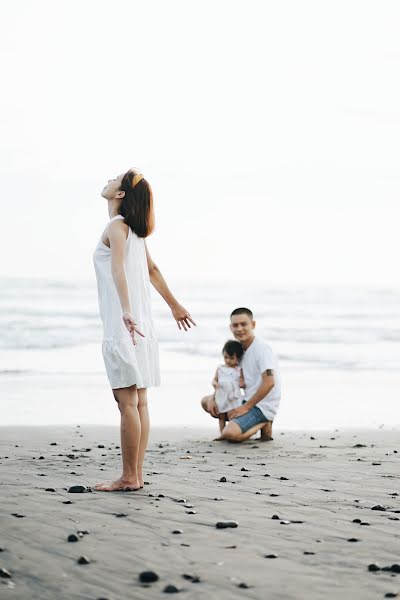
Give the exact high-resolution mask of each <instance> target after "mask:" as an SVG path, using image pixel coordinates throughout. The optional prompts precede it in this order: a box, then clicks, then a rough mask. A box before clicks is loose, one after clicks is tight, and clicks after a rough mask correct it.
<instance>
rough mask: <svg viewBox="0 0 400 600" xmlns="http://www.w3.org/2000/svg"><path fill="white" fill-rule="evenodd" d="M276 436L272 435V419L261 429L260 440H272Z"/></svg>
mask: <svg viewBox="0 0 400 600" xmlns="http://www.w3.org/2000/svg"><path fill="white" fill-rule="evenodd" d="M273 439H274V438H273V437H272V421H267V422H266V423H264V424H263V427H262V429H261V435H260V440H261V441H263V442H271V441H272V440H273Z"/></svg>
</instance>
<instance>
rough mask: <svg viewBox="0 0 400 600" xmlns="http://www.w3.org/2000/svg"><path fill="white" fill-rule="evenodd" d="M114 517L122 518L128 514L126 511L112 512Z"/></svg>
mask: <svg viewBox="0 0 400 600" xmlns="http://www.w3.org/2000/svg"><path fill="white" fill-rule="evenodd" d="M114 514H115V516H116V517H119V518H123V517H127V516H128V515H127V514H126V513H114Z"/></svg>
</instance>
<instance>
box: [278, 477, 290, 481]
mask: <svg viewBox="0 0 400 600" xmlns="http://www.w3.org/2000/svg"><path fill="white" fill-rule="evenodd" d="M279 479H280V480H281V481H289V479H288V478H287V477H279Z"/></svg>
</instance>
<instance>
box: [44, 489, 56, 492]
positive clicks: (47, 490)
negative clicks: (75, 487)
mask: <svg viewBox="0 0 400 600" xmlns="http://www.w3.org/2000/svg"><path fill="white" fill-rule="evenodd" d="M44 491H45V492H55V491H56V490H55V489H54V488H46V489H45V490H44Z"/></svg>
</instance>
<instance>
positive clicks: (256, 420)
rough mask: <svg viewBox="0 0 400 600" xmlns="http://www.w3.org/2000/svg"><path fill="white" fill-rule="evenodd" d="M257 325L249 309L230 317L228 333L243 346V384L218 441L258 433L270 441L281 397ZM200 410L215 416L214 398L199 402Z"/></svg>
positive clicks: (271, 358) (276, 373)
mask: <svg viewBox="0 0 400 600" xmlns="http://www.w3.org/2000/svg"><path fill="white" fill-rule="evenodd" d="M255 326H256V323H255V321H254V318H253V313H252V312H251V310H249V309H248V308H236V309H235V310H234V311H233V312H232V314H231V325H230V327H231V331H232V333H233V335H234V336H235V338H236V339H237V340H238V341H239V342H240V343H241V344H242V346H243V349H244V351H245V352H244V356H243V358H242V362H241V367H242V370H243V377H244V383H245V386H246V387H245V395H244V400H243V404H242V406H240V407H239V408H235V409H234V410H232V411H230V412H229V413H228V417H229V419H230V420H229V421H228V423H227V424H226V426H225V428H224V429H223V431H222V433H221V436H220V437H219V438H217V439H218V440H231V441H237V442H240V441H243V440H247V439H249V438H250V437H251V436H252V435H254V434H255V433H256V432H257V431H259V430H261V439H262V440H265V441H268V440H271V439H272V421H273V420H274V418H275V415H276V413H277V411H278V407H279V402H280V398H281V379H280V373H279V366H278V361H277V358H276V357H275V355H274V353H273V352H272V350H271V348H270V347H269V345H268V344H267V343H266V342H264V340H261V339H259V338H256V337H255V335H254V329H255ZM202 407H203V408H204V410H206V411H207V412H208V413H210V414H211V415H212V416H213V417H217V416H218V409H217V406H216V403H215V398H214V396H207V397H206V398H203V400H202Z"/></svg>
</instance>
